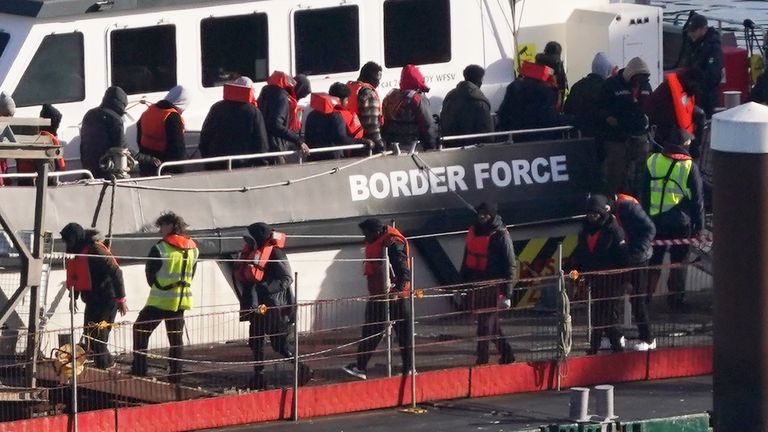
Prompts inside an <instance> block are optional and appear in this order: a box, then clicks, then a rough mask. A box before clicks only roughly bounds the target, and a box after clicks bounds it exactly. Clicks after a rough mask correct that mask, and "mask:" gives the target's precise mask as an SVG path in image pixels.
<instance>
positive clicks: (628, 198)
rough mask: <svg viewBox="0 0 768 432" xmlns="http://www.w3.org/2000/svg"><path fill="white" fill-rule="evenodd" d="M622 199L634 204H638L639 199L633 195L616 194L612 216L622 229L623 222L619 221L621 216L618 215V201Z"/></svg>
mask: <svg viewBox="0 0 768 432" xmlns="http://www.w3.org/2000/svg"><path fill="white" fill-rule="evenodd" d="M623 201H630V202H633V203H635V204H640V201H638V200H637V198H635V197H633V196H632V195H626V194H621V193H620V194H616V202H615V203H614V206H613V210H614V211H613V217H614V218H616V222H617V223H618V224H619V226H620V227H621V229H622V230H623V229H624V224H623V223H622V222H621V218H620V217H619V212H618V209H619V203H620V202H623Z"/></svg>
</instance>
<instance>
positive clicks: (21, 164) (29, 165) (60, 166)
mask: <svg viewBox="0 0 768 432" xmlns="http://www.w3.org/2000/svg"><path fill="white" fill-rule="evenodd" d="M40 135H47V136H49V137H50V138H51V141H53V145H55V146H58V145H59V139H58V138H56V135H54V134H52V133H50V132H48V131H40ZM55 163H56V170H57V171H64V170H65V169H67V164H66V163H65V162H64V158H63V157H62V158H59V159H56V162H55ZM16 172H18V173H33V172H37V167H35V161H33V160H31V159H16Z"/></svg>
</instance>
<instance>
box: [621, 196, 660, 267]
mask: <svg viewBox="0 0 768 432" xmlns="http://www.w3.org/2000/svg"><path fill="white" fill-rule="evenodd" d="M613 215H614V217H615V218H616V220H617V222H618V223H619V225H620V226H621V227H622V229H624V237H625V239H626V241H627V245H626V254H627V255H626V260H627V264H628V265H638V264H642V263H644V262H645V261H648V260H649V259H650V258H651V255H652V254H653V247H652V246H651V242H652V241H653V238H654V237H656V226H655V225H654V224H653V221H651V218H650V217H649V216H648V214H647V213H646V212H645V210H643V206H641V205H640V203H636V202H634V201H631V200H628V199H623V200H618V201H616V202H615V203H614V204H613Z"/></svg>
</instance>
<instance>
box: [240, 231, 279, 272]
mask: <svg viewBox="0 0 768 432" xmlns="http://www.w3.org/2000/svg"><path fill="white" fill-rule="evenodd" d="M285 237H286V236H285V234H283V233H279V232H272V238H270V239H269V240H267V242H266V243H265V244H264V245H263V246H262V247H261V248H259V249H254V248H253V246H251V244H250V243H246V244H245V245H244V246H243V249H242V250H240V256H239V259H241V260H246V261H248V262H244V261H240V262H237V263H236V264H235V279H237V281H238V282H245V283H256V282H261V281H262V280H263V279H264V271H265V270H266V266H267V262H269V257H270V256H271V255H272V250H273V249H274V248H280V249H282V248H283V247H285Z"/></svg>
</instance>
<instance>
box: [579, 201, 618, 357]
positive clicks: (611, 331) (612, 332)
mask: <svg viewBox="0 0 768 432" xmlns="http://www.w3.org/2000/svg"><path fill="white" fill-rule="evenodd" d="M586 214H587V216H586V219H585V220H584V224H583V225H582V228H581V231H580V232H579V239H578V243H577V245H576V249H575V250H574V253H573V260H572V261H573V262H572V265H573V267H574V268H575V269H576V270H578V271H579V272H581V273H584V272H599V271H601V270H612V269H618V268H621V267H622V266H623V265H624V256H625V241H624V233H623V231H622V229H621V227H620V226H619V224H618V223H617V222H616V218H614V217H613V215H612V214H611V206H610V205H609V204H608V198H607V197H606V196H604V195H592V196H590V197H589V199H588V200H587V206H586ZM586 277H587V282H588V284H589V288H590V289H591V293H592V308H593V309H592V317H593V320H592V329H593V330H592V335H591V339H590V347H589V350H588V351H587V354H588V355H594V354H597V352H598V350H599V349H600V343H601V340H602V335H603V333H605V334H606V335H607V336H608V340H609V341H610V345H611V349H612V350H613V352H620V351H623V350H624V336H622V335H621V332H620V331H619V328H618V325H619V306H620V302H621V300H620V299H621V298H622V297H621V296H622V295H623V291H622V286H623V285H622V283H621V277H622V275H621V274H590V275H588V276H586Z"/></svg>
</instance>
